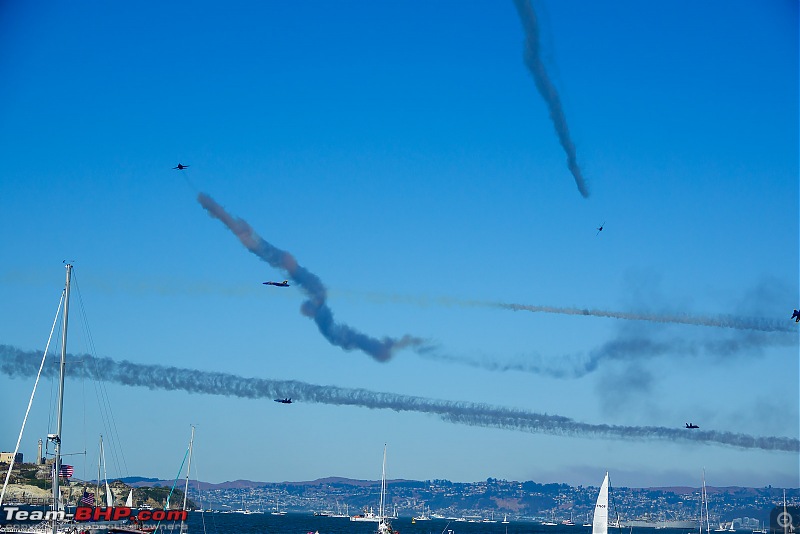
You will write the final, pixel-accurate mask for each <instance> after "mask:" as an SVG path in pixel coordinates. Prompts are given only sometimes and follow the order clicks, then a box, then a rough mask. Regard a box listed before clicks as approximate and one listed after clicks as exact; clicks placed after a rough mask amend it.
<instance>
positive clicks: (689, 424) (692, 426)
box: [686, 423, 700, 428]
mask: <svg viewBox="0 0 800 534" xmlns="http://www.w3.org/2000/svg"><path fill="white" fill-rule="evenodd" d="M686 428H700V427H699V426H697V425H696V424H694V423H686Z"/></svg>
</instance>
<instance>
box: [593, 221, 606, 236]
mask: <svg viewBox="0 0 800 534" xmlns="http://www.w3.org/2000/svg"><path fill="white" fill-rule="evenodd" d="M605 225H606V222H605V221H603V224H601V225H600V226H598V227H597V233H596V234H594V236H595V237H597V236H598V235H600V232H602V231H603V227H604V226H605Z"/></svg>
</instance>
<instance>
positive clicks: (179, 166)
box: [172, 163, 188, 171]
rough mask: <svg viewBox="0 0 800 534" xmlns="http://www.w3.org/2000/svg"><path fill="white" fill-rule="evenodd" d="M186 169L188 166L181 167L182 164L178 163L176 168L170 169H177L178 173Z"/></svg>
mask: <svg viewBox="0 0 800 534" xmlns="http://www.w3.org/2000/svg"><path fill="white" fill-rule="evenodd" d="M186 167H188V165H183V164H182V163H178V166H177V167H172V168H173V169H178V170H179V171H182V170H183V169H185V168H186Z"/></svg>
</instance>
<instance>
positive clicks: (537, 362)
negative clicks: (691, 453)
mask: <svg viewBox="0 0 800 534" xmlns="http://www.w3.org/2000/svg"><path fill="white" fill-rule="evenodd" d="M791 345H797V338H796V337H795V336H790V335H781V336H775V335H769V334H764V333H761V332H737V333H736V335H734V336H731V337H728V338H724V339H687V338H686V337H673V338H666V339H656V338H654V337H652V336H649V335H644V334H633V335H632V334H629V333H626V334H621V335H619V336H618V337H616V338H615V339H612V340H610V341H607V342H606V343H603V344H602V345H601V346H599V347H598V348H596V349H594V350H591V351H588V352H587V353H584V354H573V355H564V356H560V357H551V358H543V357H542V356H541V355H539V354H536V353H533V354H528V355H526V356H524V357H523V358H521V359H518V360H516V361H510V362H499V361H497V359H496V358H493V357H490V356H483V357H480V356H473V357H469V356H464V355H454V354H448V353H445V352H443V351H441V350H438V349H433V348H431V349H430V350H427V351H418V353H419V355H420V356H422V357H424V358H427V359H430V360H435V361H443V362H447V363H453V364H460V365H468V366H471V367H476V368H480V369H484V370H487V371H495V372H507V371H516V372H521V373H531V374H537V375H542V376H549V377H551V378H558V379H575V378H582V377H584V376H586V375H588V374H591V373H594V372H595V371H597V370H599V369H600V367H601V366H602V365H603V364H605V363H608V362H630V363H641V362H643V361H646V360H650V359H654V358H659V357H663V356H667V355H678V356H683V357H687V356H693V357H696V356H699V355H702V354H705V355H708V356H713V357H720V358H726V359H729V358H733V357H736V356H737V355H740V354H748V355H751V356H752V355H753V354H754V351H759V350H760V349H763V348H764V347H767V346H791Z"/></svg>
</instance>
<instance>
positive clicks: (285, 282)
mask: <svg viewBox="0 0 800 534" xmlns="http://www.w3.org/2000/svg"><path fill="white" fill-rule="evenodd" d="M262 284H264V285H265V286H278V287H289V281H288V280H284V281H283V282H262Z"/></svg>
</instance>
